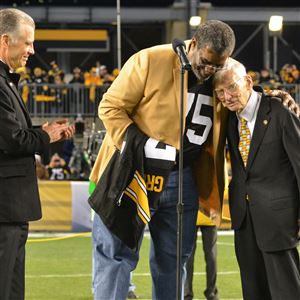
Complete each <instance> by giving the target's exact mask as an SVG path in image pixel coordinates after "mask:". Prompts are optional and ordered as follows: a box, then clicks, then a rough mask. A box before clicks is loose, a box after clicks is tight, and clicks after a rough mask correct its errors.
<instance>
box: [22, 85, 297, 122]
mask: <svg viewBox="0 0 300 300" xmlns="http://www.w3.org/2000/svg"><path fill="white" fill-rule="evenodd" d="M108 87H109V85H102V86H91V87H88V86H86V85H84V84H77V83H76V84H62V85H56V84H32V83H31V84H25V85H20V86H19V88H20V92H21V95H22V98H23V101H24V102H25V103H26V106H27V108H28V110H29V113H30V114H31V116H32V117H33V118H36V117H37V118H43V117H57V116H65V117H74V116H76V115H78V114H81V116H82V117H93V116H94V115H95V113H96V114H97V110H98V104H99V102H100V100H101V98H102V95H103V93H104V92H105V91H106V90H107V88H108ZM264 87H265V88H271V89H274V88H276V89H283V90H286V91H288V92H289V93H290V94H291V95H292V97H293V98H294V99H295V101H296V102H297V103H298V104H299V105H300V84H278V85H276V87H272V86H270V85H264Z"/></svg>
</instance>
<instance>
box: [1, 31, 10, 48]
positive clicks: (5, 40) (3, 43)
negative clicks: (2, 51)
mask: <svg viewBox="0 0 300 300" xmlns="http://www.w3.org/2000/svg"><path fill="white" fill-rule="evenodd" d="M8 43H9V36H8V35H7V34H2V35H1V36H0V45H1V47H6V48H7V47H8Z"/></svg>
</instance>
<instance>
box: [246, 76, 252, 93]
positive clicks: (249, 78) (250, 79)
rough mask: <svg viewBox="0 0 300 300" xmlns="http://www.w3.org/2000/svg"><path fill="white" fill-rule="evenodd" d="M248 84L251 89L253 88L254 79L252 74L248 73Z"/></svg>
mask: <svg viewBox="0 0 300 300" xmlns="http://www.w3.org/2000/svg"><path fill="white" fill-rule="evenodd" d="M246 84H247V87H248V88H249V89H250V90H251V89H252V88H253V81H252V78H251V76H250V75H246Z"/></svg>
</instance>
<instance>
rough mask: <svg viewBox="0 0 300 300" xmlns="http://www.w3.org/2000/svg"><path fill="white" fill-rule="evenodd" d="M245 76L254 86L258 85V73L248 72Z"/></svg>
mask: <svg viewBox="0 0 300 300" xmlns="http://www.w3.org/2000/svg"><path fill="white" fill-rule="evenodd" d="M247 74H248V75H249V76H250V77H251V78H252V81H253V84H254V85H258V84H259V73H258V72H256V71H252V70H249V71H248V72H247Z"/></svg>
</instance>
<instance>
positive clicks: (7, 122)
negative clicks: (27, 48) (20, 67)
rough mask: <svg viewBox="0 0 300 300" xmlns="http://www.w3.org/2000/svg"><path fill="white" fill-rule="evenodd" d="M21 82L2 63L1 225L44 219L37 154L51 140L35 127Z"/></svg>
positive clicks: (0, 100) (0, 85)
mask: <svg viewBox="0 0 300 300" xmlns="http://www.w3.org/2000/svg"><path fill="white" fill-rule="evenodd" d="M18 81H19V75H17V74H14V73H10V72H9V69H8V67H7V65H5V64H4V63H2V62H0V222H27V221H31V220H37V219H39V218H41V205H40V200H39V194H38V186H37V178H36V172H35V158H34V154H35V153H36V152H40V153H41V152H43V150H44V149H46V148H47V147H48V146H49V142H50V139H49V136H48V134H47V133H46V132H45V131H43V130H42V129H34V128H32V123H31V120H30V117H29V113H28V111H27V109H26V107H25V105H24V103H23V101H22V99H21V97H20V95H19V93H18V89H17V85H18Z"/></svg>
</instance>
